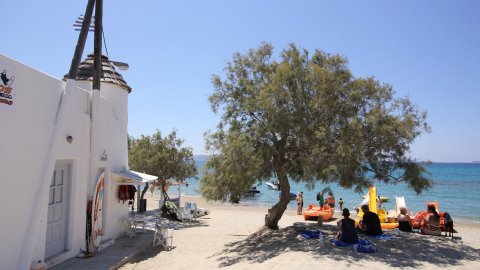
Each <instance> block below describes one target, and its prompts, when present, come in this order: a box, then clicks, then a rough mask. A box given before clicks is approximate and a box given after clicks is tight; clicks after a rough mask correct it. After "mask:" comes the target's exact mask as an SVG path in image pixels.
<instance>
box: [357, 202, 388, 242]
mask: <svg viewBox="0 0 480 270" xmlns="http://www.w3.org/2000/svg"><path fill="white" fill-rule="evenodd" d="M362 211H363V219H362V220H361V221H360V231H361V232H363V233H365V234H366V235H372V236H377V235H382V234H383V232H382V227H381V226H380V219H379V218H378V215H377V214H375V213H373V212H370V210H369V209H368V205H362Z"/></svg>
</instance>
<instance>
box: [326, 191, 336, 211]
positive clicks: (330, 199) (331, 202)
mask: <svg viewBox="0 0 480 270" xmlns="http://www.w3.org/2000/svg"><path fill="white" fill-rule="evenodd" d="M327 204H328V205H329V206H330V207H331V208H335V198H334V197H333V193H332V192H329V193H328V197H327Z"/></svg>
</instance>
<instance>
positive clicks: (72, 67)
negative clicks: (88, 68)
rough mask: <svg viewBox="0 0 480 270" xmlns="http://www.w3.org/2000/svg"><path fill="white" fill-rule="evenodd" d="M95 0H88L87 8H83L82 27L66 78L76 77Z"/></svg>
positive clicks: (74, 78) (73, 78)
mask: <svg viewBox="0 0 480 270" xmlns="http://www.w3.org/2000/svg"><path fill="white" fill-rule="evenodd" d="M94 3H95V0H88V3H87V8H86V10H85V16H84V17H83V23H82V28H81V30H80V34H79V35H78V41H77V46H76V47H75V53H74V54H73V58H72V64H71V65H70V71H69V72H68V78H69V79H72V80H76V79H77V73H78V66H79V65H80V60H81V59H82V54H83V49H84V48H85V41H86V40H87V36H88V28H89V27H90V21H91V20H92V13H93V4H94Z"/></svg>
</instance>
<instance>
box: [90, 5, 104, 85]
mask: <svg viewBox="0 0 480 270" xmlns="http://www.w3.org/2000/svg"><path fill="white" fill-rule="evenodd" d="M102 19H103V0H96V3H95V36H94V40H93V52H94V61H93V84H92V89H93V90H100V78H101V77H102V32H103V25H102Z"/></svg>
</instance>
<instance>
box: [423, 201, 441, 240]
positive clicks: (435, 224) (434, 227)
mask: <svg viewBox="0 0 480 270" xmlns="http://www.w3.org/2000/svg"><path fill="white" fill-rule="evenodd" d="M421 232H422V234H429V235H442V231H441V230H440V215H439V214H438V212H437V210H436V209H435V205H433V204H429V205H428V208H427V216H426V217H425V220H424V223H423V227H422V229H421Z"/></svg>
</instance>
